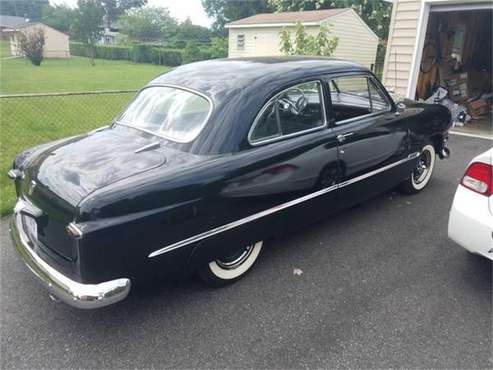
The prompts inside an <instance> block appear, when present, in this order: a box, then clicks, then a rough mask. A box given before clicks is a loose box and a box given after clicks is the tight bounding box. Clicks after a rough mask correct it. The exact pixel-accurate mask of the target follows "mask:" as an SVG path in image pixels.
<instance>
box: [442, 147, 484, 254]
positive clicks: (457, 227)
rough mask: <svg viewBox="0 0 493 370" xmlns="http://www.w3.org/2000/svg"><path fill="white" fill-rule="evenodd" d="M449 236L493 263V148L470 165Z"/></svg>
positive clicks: (453, 211)
mask: <svg viewBox="0 0 493 370" xmlns="http://www.w3.org/2000/svg"><path fill="white" fill-rule="evenodd" d="M448 235H449V237H450V238H451V239H452V240H453V241H455V242H456V243H457V244H459V245H461V246H462V247H464V248H465V249H467V250H468V251H469V252H471V253H474V254H479V255H481V256H484V257H486V258H488V259H490V260H493V148H491V149H490V150H488V151H487V152H485V153H483V154H480V155H478V156H477V157H476V158H474V159H473V160H472V161H471V162H470V163H469V166H468V167H467V170H466V173H465V174H464V176H463V177H462V179H461V181H460V184H459V186H458V187H457V191H456V193H455V197H454V202H453V203H452V208H451V210H450V215H449V223H448Z"/></svg>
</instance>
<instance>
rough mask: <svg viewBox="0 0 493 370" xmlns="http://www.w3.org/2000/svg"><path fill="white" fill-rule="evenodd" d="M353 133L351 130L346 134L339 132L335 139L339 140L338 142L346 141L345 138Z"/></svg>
mask: <svg viewBox="0 0 493 370" xmlns="http://www.w3.org/2000/svg"><path fill="white" fill-rule="evenodd" d="M351 135H353V132H350V133H348V134H340V135H337V141H338V142H340V143H343V142H345V141H346V138H347V137H349V136H351Z"/></svg>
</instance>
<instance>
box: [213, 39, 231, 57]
mask: <svg viewBox="0 0 493 370" xmlns="http://www.w3.org/2000/svg"><path fill="white" fill-rule="evenodd" d="M209 50H210V53H211V55H210V57H211V58H212V59H215V58H226V57H227V56H228V39H227V38H224V37H213V38H212V39H211V46H210V48H209Z"/></svg>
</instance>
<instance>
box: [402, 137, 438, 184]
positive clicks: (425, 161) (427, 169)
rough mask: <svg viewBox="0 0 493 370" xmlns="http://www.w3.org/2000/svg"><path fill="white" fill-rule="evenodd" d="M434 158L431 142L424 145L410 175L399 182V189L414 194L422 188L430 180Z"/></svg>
mask: <svg viewBox="0 0 493 370" xmlns="http://www.w3.org/2000/svg"><path fill="white" fill-rule="evenodd" d="M435 160H436V153H435V148H434V147H433V145H431V144H428V145H425V146H424V147H423V149H422V150H421V154H420V155H419V157H418V161H417V165H416V167H415V168H414V169H413V171H412V172H411V176H410V177H409V179H407V180H406V181H404V182H403V183H402V184H401V186H400V189H401V190H402V191H403V192H404V193H406V194H415V193H418V192H420V191H421V190H423V189H424V188H425V186H426V185H428V182H430V179H431V175H432V174H433V170H434V168H435Z"/></svg>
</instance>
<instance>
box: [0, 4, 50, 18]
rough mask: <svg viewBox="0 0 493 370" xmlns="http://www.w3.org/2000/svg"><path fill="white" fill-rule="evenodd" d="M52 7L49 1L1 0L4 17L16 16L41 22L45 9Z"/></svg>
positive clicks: (0, 5)
mask: <svg viewBox="0 0 493 370" xmlns="http://www.w3.org/2000/svg"><path fill="white" fill-rule="evenodd" d="M48 6H50V2H49V0H35V1H33V0H1V1H0V8H1V13H2V14H3V15H15V16H17V17H25V18H29V20H30V21H39V20H40V19H41V14H42V11H43V8H45V7H48Z"/></svg>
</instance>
